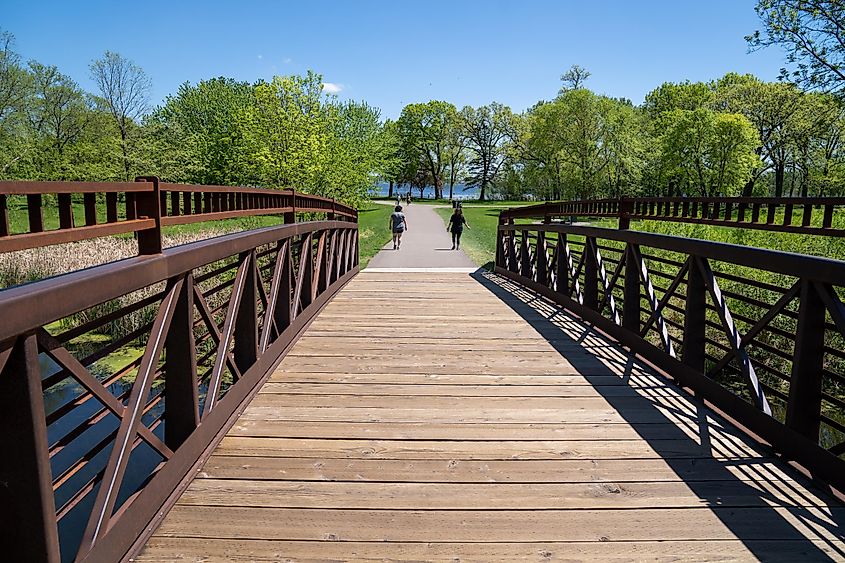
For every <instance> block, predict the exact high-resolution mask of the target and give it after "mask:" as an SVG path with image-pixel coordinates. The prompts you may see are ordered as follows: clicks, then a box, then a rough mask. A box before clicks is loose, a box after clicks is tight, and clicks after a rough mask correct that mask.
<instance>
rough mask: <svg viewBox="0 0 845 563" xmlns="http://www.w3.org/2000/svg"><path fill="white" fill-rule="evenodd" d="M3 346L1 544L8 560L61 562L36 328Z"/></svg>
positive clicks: (0, 392) (0, 390)
mask: <svg viewBox="0 0 845 563" xmlns="http://www.w3.org/2000/svg"><path fill="white" fill-rule="evenodd" d="M7 345H8V346H9V347H10V348H11V350H9V349H8V348H7V349H6V350H5V352H7V353H8V356H7V358H6V361H5V366H2V358H3V356H4V353H3V352H4V350H3V349H0V424H2V427H3V432H0V451H2V452H3V456H2V460H0V545H2V546H3V550H4V552H3V558H4V559H5V560H7V561H45V562H51V563H52V562H58V561H59V560H60V556H59V537H58V525H57V523H56V505H55V501H54V497H53V476H52V472H51V470H50V453H49V449H48V442H47V423H46V419H45V413H44V399H43V392H42V390H41V370H40V369H39V362H38V343H37V341H36V336H35V334H34V333H30V334H25V335H22V336H19V337H18V338H16V339H15V340H14V342H8V343H7Z"/></svg>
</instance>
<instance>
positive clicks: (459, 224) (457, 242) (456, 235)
mask: <svg viewBox="0 0 845 563" xmlns="http://www.w3.org/2000/svg"><path fill="white" fill-rule="evenodd" d="M464 225H466V227H467V229H469V224H468V223H467V220H466V217H464V211H463V209H461V208H460V207H458V208H456V209H455V211H453V212H452V216H451V217H449V226H448V227H446V230H447V231H450V232H451V233H452V250H455V249H460V248H461V235H462V234H463V232H464Z"/></svg>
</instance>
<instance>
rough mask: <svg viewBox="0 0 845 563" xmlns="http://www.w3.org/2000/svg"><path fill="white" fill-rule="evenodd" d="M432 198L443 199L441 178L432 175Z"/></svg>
mask: <svg viewBox="0 0 845 563" xmlns="http://www.w3.org/2000/svg"><path fill="white" fill-rule="evenodd" d="M434 199H443V179H442V178H440V177H438V176H435V177H434Z"/></svg>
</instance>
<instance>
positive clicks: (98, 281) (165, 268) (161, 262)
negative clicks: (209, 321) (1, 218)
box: [0, 221, 358, 342]
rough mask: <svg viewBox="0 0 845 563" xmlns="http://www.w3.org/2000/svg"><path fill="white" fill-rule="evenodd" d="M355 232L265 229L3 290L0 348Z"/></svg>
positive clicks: (325, 224) (324, 225) (321, 225)
mask: <svg viewBox="0 0 845 563" xmlns="http://www.w3.org/2000/svg"><path fill="white" fill-rule="evenodd" d="M357 227H358V226H357V224H355V223H351V222H348V221H309V222H306V223H294V224H291V225H278V226H273V227H264V228H261V229H255V230H250V231H244V232H239V233H231V234H228V235H221V236H218V237H214V238H211V239H206V240H200V241H196V242H191V243H187V244H183V245H180V246H174V247H172V248H167V249H164V250H163V251H162V252H161V253H160V254H155V255H150V256H133V257H130V258H125V259H123V260H117V261H115V262H109V263H107V264H102V265H99V266H94V267H91V268H86V269H84V270H78V271H75V272H69V273H66V274H61V275H58V276H54V277H51V278H45V279H43V280H38V281H33V282H30V283H26V284H22V285H17V286H13V287H10V288H7V289H2V290H0V318H1V319H3V323H2V324H0V342H2V341H5V340H6V339H7V338H12V337H14V336H17V335H19V334H23V333H26V332H28V331H30V330H34V329H37V328H39V327H42V326H44V325H47V324H49V323H51V322H53V321H54V320H56V319H62V318H65V317H67V316H70V315H73V314H76V313H78V312H80V311H84V310H85V309H88V308H89V307H93V306H94V305H98V304H100V303H104V302H106V301H109V300H111V299H115V298H117V297H120V296H122V295H126V294H128V293H132V292H133V291H137V290H139V289H141V288H144V287H148V286H150V285H152V284H155V283H158V282H162V281H165V280H167V279H169V278H172V277H174V276H178V275H182V274H184V273H185V272H188V271H190V270H193V269H195V268H198V267H201V266H203V265H205V264H209V263H211V262H214V261H217V260H220V259H223V258H225V257H227V256H232V255H235V254H238V253H240V252H245V251H247V250H248V249H250V248H256V247H258V246H262V245H265V244H269V243H271V242H273V241H276V240H279V239H283V238H288V237H291V236H296V235H301V234H302V233H306V232H311V231H313V230H318V229H357Z"/></svg>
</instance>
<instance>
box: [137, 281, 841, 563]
mask: <svg viewBox="0 0 845 563" xmlns="http://www.w3.org/2000/svg"><path fill="white" fill-rule="evenodd" d="M843 517H845V513H843V509H842V508H841V507H840V504H839V503H838V502H837V501H835V500H832V499H831V498H830V497H828V496H826V494H824V493H822V492H820V491H819V490H817V489H814V488H813V487H812V486H811V485H809V484H808V483H807V481H806V480H805V479H804V478H803V477H802V476H801V475H800V474H799V473H797V472H795V471H793V470H792V469H791V468H789V467H787V466H785V464H782V463H781V462H780V461H779V460H778V459H776V458H775V457H774V456H773V455H772V454H771V453H770V452H769V451H768V450H767V449H765V448H764V447H761V446H757V445H754V444H752V443H751V442H750V441H749V440H748V439H746V438H744V437H743V436H742V435H741V434H740V433H739V432H738V431H737V430H736V429H734V428H733V427H731V426H730V425H729V424H727V423H726V422H725V421H724V420H723V419H721V418H720V417H719V416H717V415H715V414H714V413H713V412H711V411H709V410H708V409H707V408H705V407H704V406H702V405H701V404H700V403H699V402H698V401H696V400H695V399H694V398H692V397H690V396H689V395H687V394H686V393H685V392H684V391H682V390H680V389H678V388H677V387H675V386H673V385H671V384H668V383H667V382H666V380H664V379H663V378H662V377H660V376H658V375H656V374H654V373H653V372H651V371H650V370H649V369H647V368H646V367H644V366H641V365H639V364H638V363H636V362H634V361H633V360H632V358H631V357H630V356H629V355H628V354H627V353H626V351H625V350H623V349H621V348H620V347H618V346H617V345H615V344H613V343H612V342H610V341H609V340H607V339H605V338H604V337H603V336H602V335H600V334H598V333H596V332H595V331H594V330H592V329H591V328H590V327H588V326H586V325H584V324H583V323H582V322H581V321H580V320H578V319H577V318H574V317H572V316H571V315H569V314H568V313H566V312H564V311H561V310H559V309H558V308H557V307H554V306H552V305H550V304H548V303H547V302H545V301H543V300H542V299H540V298H537V297H536V296H535V295H534V294H532V293H530V292H528V291H526V290H524V289H521V288H520V287H518V286H515V285H512V284H510V282H507V281H505V280H503V279H502V278H499V277H497V276H494V275H491V274H480V273H477V274H471V275H469V274H461V273H443V272H440V273H438V272H427V273H421V272H417V273H415V272H408V273H396V272H393V273H384V272H382V273H379V272H368V271H366V270H365V271H363V272H362V273H361V274H359V275H358V276H357V277H356V278H355V279H353V280H352V282H350V283H349V285H348V286H347V287H345V288H344V289H343V290H342V291H341V292H340V293H339V294H338V295H337V297H336V298H335V299H334V300H333V301H332V302H331V303H330V304H329V305H328V306H327V307H326V309H325V310H324V311H323V312H322V313H321V315H320V316H319V317H318V318H317V319H316V320H315V321H314V322H313V324H312V325H311V326H310V327H309V328H308V330H307V331H306V333H305V334H304V336H303V337H302V338H301V339H300V340H299V342H298V343H297V344H296V345H295V346H294V348H293V349H292V351H291V352H290V354H289V355H288V356H287V357H286V358H285V359H284V361H283V362H282V363H281V364H280V365H279V366H278V368H277V369H276V370H275V372H274V373H273V374H272V376H271V377H270V378H269V380H268V381H267V383H265V384H264V386H263V388H262V389H261V391H260V393H259V394H258V395H257V396H256V398H255V399H254V400H253V401H252V403H251V404H250V405H249V406H248V408H247V409H246V411H245V412H244V413H243V415H242V416H241V417H240V419H239V420H238V422H237V423H236V424H235V425H234V426H233V427H232V428H231V430H230V431H229V433H228V435H227V436H226V437H225V438H224V439H223V441H222V442H221V443H220V445H219V446H218V447H217V449H216V451H215V452H214V454H213V455H212V457H211V458H210V459H209V460H208V462H207V463H206V464H205V466H204V468H203V469H202V471H201V472H200V473H199V474H198V475H197V477H196V479H195V480H194V481H193V483H192V484H191V485H190V487H189V488H188V489H187V491H186V492H185V493H184V495H183V496H182V497H181V499H180V500H179V501H178V503H177V504H176V505H175V506H174V507H173V509H172V510H171V512H170V513H169V515H168V516H167V517H166V518H165V520H164V521H163V523H162V525H161V526H160V528H159V529H158V530H157V531H156V532H155V534H154V536H153V537H152V538H151V539H150V540H149V542H148V544H147V546H146V548H145V549H144V551H143V552H142V553H141V554H140V555H139V557H138V558H137V560H139V561H173V560H188V561H195V560H202V561H230V560H250V561H252V560H286V559H289V560H317V559H323V560H324V559H333V560H338V559H340V560H343V559H379V560H380V559H385V558H389V559H393V560H432V559H441V560H442V559H450V560H460V561H492V560H517V559H527V560H535V561H548V560H560V559H567V560H582V559H601V560H604V561H608V560H631V559H650V560H675V559H676V558H680V559H683V560H685V561H696V560H699V561H714V560H737V559H740V560H744V559H764V560H785V561H796V560H801V561H810V560H841V559H845V544H843V522H845V519H843Z"/></svg>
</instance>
